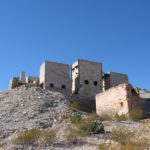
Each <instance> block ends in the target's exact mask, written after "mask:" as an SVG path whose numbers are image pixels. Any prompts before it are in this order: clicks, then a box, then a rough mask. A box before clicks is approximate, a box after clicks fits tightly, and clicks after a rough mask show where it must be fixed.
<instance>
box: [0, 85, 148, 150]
mask: <svg viewBox="0 0 150 150" xmlns="http://www.w3.org/2000/svg"><path fill="white" fill-rule="evenodd" d="M67 97H68V96H67V93H63V94H61V93H59V92H54V91H49V90H43V89H41V88H40V87H29V86H28V87H27V86H21V87H18V88H16V89H13V90H9V91H5V92H1V93H0V150H112V149H116V148H117V149H118V150H122V149H128V150H130V149H129V148H130V147H132V150H137V148H138V150H143V148H148V147H149V145H148V144H149V143H150V128H149V127H150V120H149V119H148V120H143V121H139V122H135V121H128V120H127V121H121V120H124V118H118V120H114V119H113V118H109V116H100V117H99V116H96V115H95V114H90V113H86V112H82V111H79V110H78V109H72V108H71V107H70V106H69V107H68V101H69V100H70V98H67ZM73 107H75V108H77V107H76V106H73ZM32 129H33V130H32ZM103 129H104V130H103ZM137 129H138V130H137ZM20 133H22V134H20ZM14 139H15V140H16V139H17V140H16V141H15V140H14ZM141 139H142V140H141ZM41 142H42V144H41ZM45 142H46V143H45Z"/></svg>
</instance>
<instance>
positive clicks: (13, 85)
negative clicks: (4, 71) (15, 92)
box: [9, 77, 20, 89]
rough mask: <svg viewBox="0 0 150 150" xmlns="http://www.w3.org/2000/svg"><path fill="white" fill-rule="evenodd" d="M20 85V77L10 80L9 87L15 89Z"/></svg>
mask: <svg viewBox="0 0 150 150" xmlns="http://www.w3.org/2000/svg"><path fill="white" fill-rule="evenodd" d="M19 85H20V84H19V77H13V78H12V79H11V80H10V82H9V89H14V88H16V87H18V86H19Z"/></svg>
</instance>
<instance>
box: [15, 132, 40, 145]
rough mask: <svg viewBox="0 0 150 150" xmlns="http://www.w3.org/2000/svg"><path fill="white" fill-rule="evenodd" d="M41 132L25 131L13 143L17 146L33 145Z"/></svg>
mask: <svg viewBox="0 0 150 150" xmlns="http://www.w3.org/2000/svg"><path fill="white" fill-rule="evenodd" d="M40 134H41V131H40V130H39V129H31V130H26V131H25V132H23V133H21V134H20V135H19V136H18V137H17V138H16V139H15V140H14V141H13V143H14V144H17V145H31V144H34V143H35V142H36V141H37V139H38V138H39V136H40Z"/></svg>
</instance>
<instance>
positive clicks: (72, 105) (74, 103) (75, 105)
mask: <svg viewBox="0 0 150 150" xmlns="http://www.w3.org/2000/svg"><path fill="white" fill-rule="evenodd" d="M68 107H69V108H70V109H72V110H78V109H80V104H79V103H78V102H77V101H71V102H69V104H68Z"/></svg>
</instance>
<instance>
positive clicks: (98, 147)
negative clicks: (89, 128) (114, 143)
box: [97, 143, 109, 150]
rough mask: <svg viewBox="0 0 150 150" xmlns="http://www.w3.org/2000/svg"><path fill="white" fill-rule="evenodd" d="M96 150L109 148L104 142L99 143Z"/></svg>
mask: <svg viewBox="0 0 150 150" xmlns="http://www.w3.org/2000/svg"><path fill="white" fill-rule="evenodd" d="M97 149H98V150H108V149H109V145H108V144H106V143H101V144H99V145H98V146H97Z"/></svg>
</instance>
